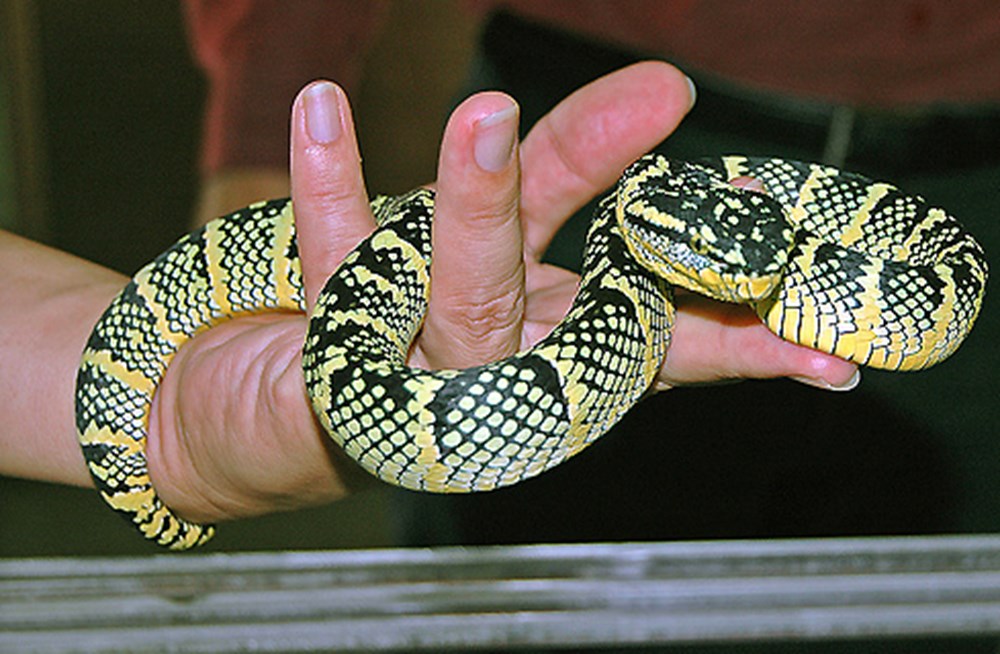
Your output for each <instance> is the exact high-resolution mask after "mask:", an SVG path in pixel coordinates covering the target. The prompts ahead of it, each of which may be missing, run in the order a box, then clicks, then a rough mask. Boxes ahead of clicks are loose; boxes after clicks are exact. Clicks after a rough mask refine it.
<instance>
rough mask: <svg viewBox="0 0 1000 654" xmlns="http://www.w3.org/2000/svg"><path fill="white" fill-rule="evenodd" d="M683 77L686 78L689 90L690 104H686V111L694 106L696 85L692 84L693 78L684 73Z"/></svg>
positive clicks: (696, 96) (696, 97)
mask: <svg viewBox="0 0 1000 654" xmlns="http://www.w3.org/2000/svg"><path fill="white" fill-rule="evenodd" d="M684 77H685V78H686V79H687V82H688V89H690V91H691V104H690V105H688V111H691V109H693V108H694V103H695V101H696V100H697V99H698V87H696V86H695V85H694V80H693V79H691V78H690V77H688V76H687V75H685V76H684Z"/></svg>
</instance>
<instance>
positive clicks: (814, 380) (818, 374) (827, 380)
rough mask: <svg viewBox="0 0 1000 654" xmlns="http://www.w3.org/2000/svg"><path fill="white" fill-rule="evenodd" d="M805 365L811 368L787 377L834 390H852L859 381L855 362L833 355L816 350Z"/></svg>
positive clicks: (859, 371)
mask: <svg viewBox="0 0 1000 654" xmlns="http://www.w3.org/2000/svg"><path fill="white" fill-rule="evenodd" d="M807 367H808V368H811V370H809V371H806V372H804V374H793V375H789V376H788V377H789V379H792V380H794V381H797V382H800V383H802V384H806V385H807V386H812V387H814V388H820V389H823V390H826V391H836V392H845V391H850V390H854V389H855V388H857V386H858V384H860V383H861V369H860V368H859V367H858V366H857V365H856V364H854V363H851V362H850V361H845V360H844V359H839V358H837V357H834V356H833V355H828V354H824V353H821V352H816V353H814V356H813V357H812V358H811V360H810V361H809V365H808V366H807Z"/></svg>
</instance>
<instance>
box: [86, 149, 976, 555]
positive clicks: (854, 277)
mask: <svg viewBox="0 0 1000 654" xmlns="http://www.w3.org/2000/svg"><path fill="white" fill-rule="evenodd" d="M740 176H750V177H753V178H756V179H758V180H760V181H761V182H763V184H764V187H765V189H766V193H759V192H754V191H750V190H745V189H739V188H736V187H735V186H733V185H732V184H730V181H731V180H733V179H734V178H736V177H740ZM433 207H434V197H433V193H432V192H431V191H428V190H424V189H421V190H416V191H412V192H410V193H408V194H406V195H403V196H400V197H395V198H385V197H383V198H379V199H376V200H375V201H374V202H373V208H374V210H375V213H376V215H377V220H378V222H379V228H378V229H377V231H375V232H374V233H373V234H372V235H371V236H370V237H369V238H367V239H366V240H365V241H363V242H362V243H361V244H360V245H359V246H358V247H357V248H356V249H355V250H354V251H353V252H351V254H350V255H349V256H348V257H347V258H346V259H345V261H344V262H343V264H342V265H341V266H340V267H339V268H338V270H337V271H336V272H335V273H334V274H333V276H332V277H331V278H330V280H329V281H328V283H327V285H326V287H325V289H324V291H323V293H322V295H321V298H320V300H319V302H318V305H317V306H316V308H315V311H314V313H313V315H312V316H311V319H310V327H309V333H308V336H307V338H306V342H305V344H304V350H303V369H304V372H305V379H306V385H307V388H308V392H309V395H310V398H311V400H312V404H313V407H314V409H315V412H316V415H317V416H318V417H319V420H320V422H321V423H322V425H323V427H324V428H325V429H326V430H327V431H328V433H329V434H330V436H331V437H332V438H333V439H334V440H335V441H336V442H337V443H338V444H339V445H340V446H341V447H343V449H344V450H345V451H346V452H347V453H348V454H349V455H350V456H351V457H353V458H354V459H355V460H356V461H357V462H358V463H359V464H360V465H361V466H363V467H364V468H365V469H366V470H368V471H369V472H371V473H372V474H375V475H378V476H379V477H380V478H382V479H384V480H386V481H388V482H391V483H394V484H398V485H401V486H405V487H407V488H411V489H418V490H426V491H435V492H451V491H457V492H466V491H476V490H488V489H491V488H496V487H499V486H504V485H507V484H513V483H515V482H517V481H519V480H521V479H525V478H527V477H531V476H532V475H536V474H538V473H540V472H542V471H544V470H546V469H548V468H551V467H552V466H554V465H557V464H558V463H559V462H561V461H564V460H565V459H567V458H568V457H570V456H572V455H574V454H576V453H577V452H579V451H580V450H581V449H583V448H584V447H586V446H587V445H588V444H589V443H592V442H593V441H594V440H595V439H597V438H598V437H600V436H601V435H602V434H604V433H605V432H606V431H607V430H608V429H610V428H611V426H612V425H614V424H615V422H616V421H617V420H618V419H619V418H621V416H622V415H623V414H624V413H625V412H626V411H628V409H629V408H630V407H631V406H632V405H633V404H634V403H636V402H637V401H638V400H639V399H640V398H641V397H642V395H643V394H644V393H645V392H646V391H647V389H648V388H649V386H650V384H651V383H652V381H653V379H654V377H655V375H656V372H657V370H658V369H659V367H660V364H661V362H662V361H663V358H664V355H665V353H666V349H667V346H668V344H669V341H670V331H671V326H672V321H673V311H674V310H673V303H672V296H671V285H679V286H683V287H685V288H688V289H692V290H694V291H697V292H699V293H704V294H707V295H709V296H711V297H715V298H718V299H721V300H726V301H732V302H743V303H748V304H750V305H752V306H753V307H755V308H756V311H757V313H758V314H759V315H760V317H761V318H762V319H763V320H764V322H765V323H766V324H767V325H768V327H770V328H771V329H772V330H773V331H774V332H776V333H777V334H778V335H779V336H781V337H783V338H785V339H788V340H791V341H794V342H797V343H802V344H804V345H807V346H809V347H813V348H817V349H820V350H825V351H827V352H831V353H833V354H836V355H838V356H841V357H844V358H846V359H850V360H852V361H856V362H857V363H859V364H864V365H869V366H875V367H879V368H887V369H898V370H916V369H920V368H924V367H927V366H930V365H933V364H935V363H937V362H939V361H941V360H942V359H944V358H945V357H947V356H949V355H950V354H951V353H952V352H954V351H955V349H956V348H957V347H958V345H959V344H960V343H961V341H962V340H963V339H964V338H965V336H966V334H967V333H968V332H969V330H970V329H971V327H972V324H973V322H974V321H975V319H976V316H977V314H978V312H979V308H980V306H981V303H982V298H983V294H984V291H985V286H986V278H987V268H986V261H985V258H984V255H983V252H982V250H981V248H980V247H979V245H978V244H977V243H976V242H975V240H973V238H972V237H971V236H970V235H969V234H968V233H967V232H965V231H964V230H963V229H962V227H961V225H960V224H959V223H958V222H957V221H956V220H955V219H954V218H952V217H951V216H950V215H948V214H947V213H946V212H945V211H943V210H941V209H938V208H934V207H931V206H928V205H927V204H926V203H925V202H924V201H923V200H922V199H921V198H919V197H916V196H912V195H907V194H905V193H902V192H901V191H900V190H898V189H897V188H895V187H894V186H892V185H890V184H886V183H877V182H874V181H872V180H870V179H867V178H865V177H862V176H860V175H856V174H852V173H848V172H843V171H840V170H837V169H835V168H831V167H828V166H822V165H817V164H805V163H800V162H795V161H787V160H782V159H773V158H753V157H743V156H727V157H721V158H715V159H706V160H700V161H696V162H690V163H684V162H674V161H669V160H667V159H665V158H663V157H661V156H659V155H647V156H646V157H644V158H642V159H640V160H639V161H637V162H636V163H634V164H633V165H632V166H631V167H630V168H629V169H628V170H626V171H625V173H624V175H623V176H622V178H621V180H620V181H619V183H618V185H617V186H616V188H615V189H614V191H613V192H612V193H610V194H609V195H608V196H607V197H606V198H605V199H604V200H603V201H602V202H601V203H600V205H599V209H598V211H597V213H596V216H595V218H594V220H593V222H592V225H591V228H590V231H589V234H588V239H587V245H586V250H585V254H584V264H583V274H582V280H581V283H580V289H579V292H578V294H577V297H576V299H575V301H574V303H573V305H572V307H571V309H570V311H569V313H568V315H567V316H566V318H565V319H564V320H563V321H562V322H561V323H560V324H559V325H558V326H557V327H556V328H555V330H554V331H553V332H552V333H551V334H550V335H549V336H548V337H546V338H545V339H543V340H542V341H541V342H539V343H538V344H537V345H535V346H534V347H533V348H531V349H530V350H527V351H524V352H521V353H518V354H516V355H514V356H512V357H510V358H507V359H504V360H501V361H496V362H493V363H489V364H486V365H482V366H479V367H476V368H470V369H467V370H437V371H427V370H418V369H414V368H409V367H407V365H406V357H407V353H408V351H409V346H410V343H411V342H412V341H413V339H414V338H415V337H416V335H417V333H418V332H419V330H420V328H421V324H422V320H423V316H424V313H425V311H426V308H427V299H428V293H429V282H430V257H431V236H430V234H431V220H432V215H433ZM304 306H305V305H304V301H303V296H302V285H301V280H300V266H299V259H298V253H297V249H296V240H295V225H294V219H293V215H292V207H291V203H290V202H289V201H287V200H282V201H275V202H268V203H261V204H257V205H253V206H251V207H249V208H247V209H245V210H242V211H238V212H236V213H234V214H232V215H230V216H227V217H224V218H220V219H218V220H216V221H214V222H212V223H210V224H209V225H207V226H206V227H205V228H203V229H201V230H199V231H197V232H194V233H192V234H190V235H188V236H185V237H184V238H182V239H181V240H180V241H179V242H177V243H176V244H175V245H174V246H172V247H171V248H170V249H169V250H167V251H166V252H164V253H163V254H162V255H160V256H159V257H158V258H157V259H156V260H155V261H153V262H152V263H150V264H149V265H148V266H146V267H145V268H143V269H142V270H141V271H139V273H137V274H136V276H135V278H134V279H133V280H132V281H131V282H130V283H129V284H128V286H127V287H126V288H125V289H124V290H123V291H122V292H121V294H120V295H119V296H118V297H117V298H116V299H115V300H114V302H113V303H112V305H111V306H110V307H109V308H108V310H107V311H106V312H105V313H104V315H103V316H102V317H101V319H100V321H99V322H98V324H97V326H96V327H95V328H94V330H93V333H92V335H91V338H90V340H89V342H88V343H87V346H86V349H85V351H84V353H83V359H82V364H81V367H80V371H79V374H78V378H77V393H76V413H77V427H78V430H79V435H80V443H81V444H82V447H83V451H84V455H85V457H86V460H87V463H88V466H89V468H90V472H91V474H92V476H93V478H94V481H95V483H96V485H97V487H98V489H99V490H100V492H101V494H102V495H103V497H104V499H105V500H106V501H107V502H108V503H109V504H110V505H111V506H112V507H113V508H115V509H117V510H118V511H121V512H122V513H124V514H125V515H126V517H127V518H128V519H129V520H130V521H131V522H133V523H135V525H136V526H137V527H138V528H139V529H140V530H141V531H142V533H144V534H145V535H146V536H147V537H149V538H151V539H154V540H156V541H157V542H159V543H160V544H162V545H166V546H169V547H172V548H175V549H183V548H187V547H191V546H193V545H196V544H199V543H202V542H204V541H205V540H207V539H208V538H209V537H210V536H211V534H212V531H213V530H212V527H211V526H206V525H200V524H193V523H190V522H187V521H185V520H183V519H180V518H179V517H177V516H175V515H174V514H173V513H172V512H171V511H170V509H169V508H167V507H166V506H165V505H164V504H163V503H162V502H161V501H160V500H159V498H158V497H157V495H156V492H155V490H154V489H153V487H152V485H151V484H150V480H149V476H148V473H147V470H146V455H145V444H146V432H147V423H148V413H149V407H150V402H151V400H152V397H153V394H154V392H155V391H156V387H157V384H158V382H159V380H160V378H161V377H162V375H163V373H164V370H165V369H166V367H167V366H168V365H169V363H170V360H171V357H172V356H173V354H174V353H175V352H176V351H177V349H178V348H179V347H180V346H181V345H182V344H183V343H184V342H186V341H187V340H188V339H190V338H191V337H192V336H193V335H195V334H196V333H198V332H199V331H201V330H204V329H207V328H208V327H210V326H212V325H214V324H217V323H219V322H220V321H223V320H227V319H230V318H232V317H237V316H241V315H247V314H253V313H261V312H264V311H271V310H292V311H303V310H304Z"/></svg>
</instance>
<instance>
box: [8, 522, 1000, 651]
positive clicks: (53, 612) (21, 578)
mask: <svg viewBox="0 0 1000 654" xmlns="http://www.w3.org/2000/svg"><path fill="white" fill-rule="evenodd" d="M930 635H935V636H961V635H969V636H973V635H976V636H989V635H998V636H1000V536H971V537H934V538H888V539H831V540H788V541H717V542H682V543H647V544H639V543H636V544H631V543H626V544H597V545H538V546H523V547H494V548H477V549H463V548H443V549H414V550H371V551H342V552H302V553H276V554H235V555H232V554H228V555H227V554H214V555H200V556H174V555H163V556H155V557H148V558H127V559H20V560H7V561H2V562H0V651H3V652H77V651H86V652H166V651H169V652H243V651H256V652H317V651H324V652H325V651H331V650H335V651H339V652H343V651H352V650H358V651H360V650H363V651H398V650H405V651H420V650H425V651H442V650H449V649H461V650H470V649H471V650H475V649H479V648H490V649H497V648H523V647H534V648H546V647H565V646H589V647H601V646H611V645H614V646H620V645H625V644H645V645H650V644H666V643H681V642H735V641H768V640H769V641H781V640H784V641H788V640H797V641H798V640H823V639H844V638H861V637H865V638H872V637H886V638H888V637H905V636H930Z"/></svg>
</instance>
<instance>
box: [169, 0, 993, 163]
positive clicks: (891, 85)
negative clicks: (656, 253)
mask: <svg viewBox="0 0 1000 654" xmlns="http://www.w3.org/2000/svg"><path fill="white" fill-rule="evenodd" d="M465 2H466V5H467V7H468V8H469V9H470V10H472V11H474V12H483V13H485V12H487V11H490V10H492V9H495V8H497V7H498V6H501V5H502V6H504V7H506V8H508V9H509V10H511V11H512V12H515V13H517V14H519V15H521V16H523V17H525V18H527V19H530V20H534V21H536V22H541V23H545V24H549V25H551V26H553V27H557V28H560V29H564V30H568V31H571V32H576V33H579V34H582V35H586V36H589V37H591V38H593V39H596V40H600V41H604V42H610V43H614V44H617V45H620V46H622V47H624V48H627V49H630V50H635V51H637V52H639V53H646V54H648V55H650V56H657V57H662V58H666V59H670V60H672V61H674V62H675V63H677V64H679V65H681V66H682V67H687V68H689V69H690V70H692V71H697V72H702V73H708V74H712V75H715V76H718V77H720V78H723V79H728V80H731V81H734V82H737V83H739V84H741V85H744V86H751V87H757V88H759V89H764V90H770V91H774V92H780V93H786V94H790V95H794V96H798V97H805V98H813V99H820V100H827V101H833V102H839V103H846V104H853V105H860V106H872V107H883V108H906V107H910V106H926V105H933V104H979V103H990V104H1000V3H998V2H997V1H996V0H952V1H951V2H940V0H906V1H903V0H829V1H823V2H821V1H817V0H785V1H780V0H755V1H754V2H727V1H725V0H629V1H628V2H621V1H617V0H507V1H506V2H497V1H496V0H465ZM185 4H186V9H187V12H188V18H189V25H190V30H191V40H192V43H193V48H194V51H195V54H196V57H197V59H198V61H199V63H201V65H202V66H203V68H204V69H205V71H206V74H207V75H208V76H209V78H210V81H211V94H210V97H209V105H208V109H207V116H206V129H205V144H204V152H203V166H204V168H205V169H206V170H208V171H213V170H217V169H219V168H222V167H225V166H229V165H234V166H237V165H239V166H251V165H270V166H281V167H283V166H284V165H285V162H286V156H287V155H286V149H287V121H288V110H289V104H290V103H291V100H292V98H293V97H294V95H295V93H296V91H298V89H299V88H301V87H302V86H303V85H304V84H305V83H306V82H307V81H309V80H311V79H314V78H317V77H328V78H333V79H336V80H337V81H338V82H340V83H341V84H343V85H344V86H346V87H347V88H348V91H349V92H350V90H351V87H352V86H353V85H354V84H356V82H357V80H358V79H359V78H360V76H361V72H362V67H363V60H364V56H363V55H364V52H365V50H366V49H367V47H368V46H369V45H370V44H371V43H372V42H373V41H374V39H375V37H376V36H377V33H378V28H379V26H380V25H381V23H382V18H383V15H384V13H385V11H386V9H387V7H388V5H387V4H386V3H385V2H375V1H373V0H362V1H355V0H296V1H295V2H287V3H282V2H273V1H267V0H258V1H255V0H227V1H226V2H219V1H217V0H216V1H212V0H186V3H185ZM247 135H251V136H252V138H251V137H248V136H247Z"/></svg>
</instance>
